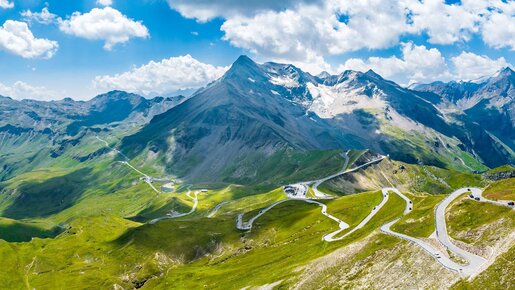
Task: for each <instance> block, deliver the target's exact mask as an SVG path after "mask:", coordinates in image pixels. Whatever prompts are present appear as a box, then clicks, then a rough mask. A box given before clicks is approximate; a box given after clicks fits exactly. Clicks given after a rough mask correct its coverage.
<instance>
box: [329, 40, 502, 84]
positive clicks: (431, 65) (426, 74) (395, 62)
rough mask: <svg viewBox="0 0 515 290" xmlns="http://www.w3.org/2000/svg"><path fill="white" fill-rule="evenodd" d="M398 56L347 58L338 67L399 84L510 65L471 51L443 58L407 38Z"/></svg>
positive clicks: (467, 76)
mask: <svg viewBox="0 0 515 290" xmlns="http://www.w3.org/2000/svg"><path fill="white" fill-rule="evenodd" d="M401 50H402V56H401V57H400V58H399V57H396V56H391V57H369V58H368V59H360V58H350V59H348V60H347V61H346V62H345V63H344V64H343V65H341V66H340V67H339V68H338V69H339V71H344V70H348V69H350V70H357V71H363V72H364V71H367V70H369V69H372V70H374V71H375V72H377V73H378V74H380V75H381V76H383V77H385V78H387V79H391V80H393V81H395V82H398V83H400V84H404V85H409V84H413V83H429V82H433V81H449V80H457V81H458V80H465V81H467V80H474V79H478V78H481V77H484V76H490V75H493V74H494V73H495V72H497V71H499V70H500V69H502V68H504V67H507V66H511V65H510V63H508V62H507V61H506V59H504V58H503V57H500V58H498V59H491V58H489V57H487V56H485V55H477V54H474V53H471V52H462V53H461V54H459V55H457V56H454V57H451V58H450V59H446V58H445V57H443V56H442V54H441V53H440V51H439V50H438V49H436V48H430V49H428V48H426V47H425V46H423V45H420V46H417V45H415V44H413V43H411V42H408V43H403V44H401Z"/></svg>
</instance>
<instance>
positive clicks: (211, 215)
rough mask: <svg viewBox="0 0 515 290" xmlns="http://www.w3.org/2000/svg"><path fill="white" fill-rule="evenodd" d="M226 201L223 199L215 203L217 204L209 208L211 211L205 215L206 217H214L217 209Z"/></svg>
mask: <svg viewBox="0 0 515 290" xmlns="http://www.w3.org/2000/svg"><path fill="white" fill-rule="evenodd" d="M226 203H228V201H223V202H221V203H219V204H217V205H216V206H215V207H214V208H213V209H212V210H211V212H209V214H208V215H207V217H208V218H212V217H214V216H215V214H216V212H217V211H218V210H220V208H221V207H222V206H223V205H224V204H226Z"/></svg>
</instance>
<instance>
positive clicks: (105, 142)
mask: <svg viewBox="0 0 515 290" xmlns="http://www.w3.org/2000/svg"><path fill="white" fill-rule="evenodd" d="M95 138H97V139H98V140H99V141H101V142H103V143H104V144H105V146H106V147H107V148H109V149H111V150H113V151H115V152H116V153H118V154H120V155H121V156H123V158H125V160H126V161H117V162H120V163H122V164H125V165H127V166H128V167H129V168H131V169H132V170H134V171H136V172H137V173H138V174H140V175H142V176H143V180H144V181H145V182H146V183H147V184H148V185H149V186H150V187H151V188H152V190H154V191H155V192H157V193H161V191H159V190H157V188H155V187H154V185H153V184H152V182H151V179H152V178H151V177H150V176H148V175H147V174H145V173H143V172H141V171H139V170H138V169H137V168H135V167H134V166H132V165H131V164H130V163H129V162H128V161H129V158H128V157H127V156H125V154H123V153H122V152H121V151H120V150H118V149H115V148H113V147H111V146H109V143H107V141H106V140H104V139H101V138H100V137H98V136H95Z"/></svg>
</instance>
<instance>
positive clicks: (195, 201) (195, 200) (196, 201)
mask: <svg viewBox="0 0 515 290" xmlns="http://www.w3.org/2000/svg"><path fill="white" fill-rule="evenodd" d="M199 193H200V191H195V193H194V195H195V197H193V196H191V190H190V189H188V192H187V193H186V195H187V196H188V197H189V198H191V199H192V200H193V206H192V207H191V209H190V211H189V212H186V213H173V214H170V215H166V216H163V217H160V218H156V219H153V220H151V221H150V222H149V224H151V225H153V224H155V223H157V222H158V221H161V220H165V219H175V218H180V217H183V216H187V215H190V214H192V213H193V212H195V210H196V209H197V205H198V194H199Z"/></svg>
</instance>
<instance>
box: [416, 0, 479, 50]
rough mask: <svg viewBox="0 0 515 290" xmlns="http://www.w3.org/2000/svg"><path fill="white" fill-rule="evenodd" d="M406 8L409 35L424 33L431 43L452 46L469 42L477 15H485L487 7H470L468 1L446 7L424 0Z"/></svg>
mask: <svg viewBox="0 0 515 290" xmlns="http://www.w3.org/2000/svg"><path fill="white" fill-rule="evenodd" d="M476 4H477V2H476ZM407 8H408V9H409V10H410V12H411V21H412V22H413V27H412V28H411V31H412V32H418V31H425V32H426V33H427V34H428V36H429V42H430V43H435V44H452V43H455V42H457V41H468V40H469V39H470V38H471V36H472V34H473V33H475V32H477V31H478V30H479V21H480V20H481V16H480V15H479V12H485V11H483V10H484V9H485V8H486V7H485V6H483V5H469V1H464V3H463V4H462V5H458V4H452V5H448V4H445V1H444V0H426V1H423V2H420V1H412V2H410V3H409V4H408V5H407Z"/></svg>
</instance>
